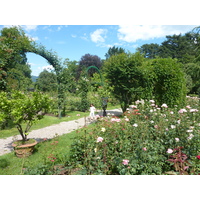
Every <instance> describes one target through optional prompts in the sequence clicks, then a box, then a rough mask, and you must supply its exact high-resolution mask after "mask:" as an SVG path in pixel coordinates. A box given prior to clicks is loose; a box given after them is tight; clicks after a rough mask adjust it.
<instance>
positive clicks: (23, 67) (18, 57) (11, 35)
mask: <svg viewBox="0 0 200 200" xmlns="http://www.w3.org/2000/svg"><path fill="white" fill-rule="evenodd" d="M30 48H31V41H30V39H29V38H28V37H27V36H26V35H25V33H24V31H23V30H22V29H21V27H16V26H14V27H10V28H3V29H2V30H1V35H0V74H1V75H3V76H1V77H0V78H1V82H0V89H1V90H6V88H7V87H8V86H9V84H8V83H7V77H8V74H7V73H8V72H9V73H11V70H12V69H14V70H15V71H16V72H17V74H21V75H20V82H21V85H26V81H25V82H24V81H23V79H21V77H22V75H23V76H24V77H25V78H26V79H29V81H30V74H31V70H30V66H29V65H27V63H26V62H27V58H26V51H27V50H29V49H30Z"/></svg>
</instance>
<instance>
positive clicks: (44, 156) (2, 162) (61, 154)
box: [0, 131, 81, 175]
mask: <svg viewBox="0 0 200 200" xmlns="http://www.w3.org/2000/svg"><path fill="white" fill-rule="evenodd" d="M77 134H81V133H80V132H79V131H73V132H71V133H68V134H64V135H62V136H59V137H55V138H53V139H51V140H47V141H43V142H40V143H38V144H37V145H36V146H35V152H34V153H33V154H32V155H31V156H29V157H27V158H18V157H16V155H15V154H14V152H11V153H8V154H5V155H2V156H0V175H20V174H23V173H24V169H25V168H27V167H31V168H33V169H34V167H37V166H38V165H40V166H42V165H46V164H48V163H51V164H52V161H51V160H52V159H54V158H55V157H56V159H55V161H56V160H59V163H65V161H66V159H67V157H68V155H69V150H70V145H71V143H72V141H73V138H74V137H75V136H76V135H77ZM55 163H56V162H55Z"/></svg>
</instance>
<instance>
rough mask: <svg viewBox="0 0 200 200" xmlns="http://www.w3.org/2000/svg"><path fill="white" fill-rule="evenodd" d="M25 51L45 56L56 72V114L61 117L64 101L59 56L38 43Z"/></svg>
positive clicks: (61, 67)
mask: <svg viewBox="0 0 200 200" xmlns="http://www.w3.org/2000/svg"><path fill="white" fill-rule="evenodd" d="M26 52H27V53H35V54H37V55H39V56H42V57H43V58H45V59H46V60H47V61H48V63H49V64H50V65H52V66H53V68H54V69H55V72H56V77H57V84H58V116H59V118H61V117H62V116H61V112H62V108H63V102H64V98H65V96H64V87H63V85H62V84H61V81H62V77H61V72H62V70H63V66H62V62H61V58H59V57H58V55H57V54H56V52H53V51H48V50H46V48H45V47H44V46H43V45H38V44H36V43H34V44H33V45H32V46H31V48H30V49H28V50H26Z"/></svg>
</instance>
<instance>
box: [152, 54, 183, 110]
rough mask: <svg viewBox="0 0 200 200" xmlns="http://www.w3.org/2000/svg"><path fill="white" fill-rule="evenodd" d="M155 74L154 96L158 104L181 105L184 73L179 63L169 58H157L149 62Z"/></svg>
mask: <svg viewBox="0 0 200 200" xmlns="http://www.w3.org/2000/svg"><path fill="white" fill-rule="evenodd" d="M151 65H152V66H153V70H154V73H155V75H156V80H155V85H154V96H155V99H156V101H157V104H158V105H162V103H163V102H164V103H166V104H167V105H168V106H170V107H172V106H174V105H178V106H182V105H184V103H185V97H186V81H185V75H184V73H183V71H182V69H181V65H180V63H178V62H177V60H175V59H171V58H157V59H153V60H152V62H151Z"/></svg>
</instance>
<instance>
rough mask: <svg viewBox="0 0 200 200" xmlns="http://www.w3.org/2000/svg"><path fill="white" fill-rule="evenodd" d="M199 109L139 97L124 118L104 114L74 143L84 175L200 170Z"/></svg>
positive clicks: (193, 103) (195, 104)
mask: <svg viewBox="0 0 200 200" xmlns="http://www.w3.org/2000/svg"><path fill="white" fill-rule="evenodd" d="M199 119H200V111H199V106H198V102H196V101H192V100H190V105H187V106H186V107H184V108H177V107H174V108H173V109H172V108H168V106H167V105H166V104H163V105H161V106H160V107H158V106H157V105H156V103H155V102H154V101H153V100H150V101H136V102H135V105H132V106H131V107H130V109H129V110H128V111H127V112H125V113H124V115H123V116H122V117H121V118H118V117H111V116H108V117H104V118H99V120H98V122H97V123H96V125H95V126H94V127H93V128H84V129H83V131H84V134H83V135H82V136H79V137H77V138H76V140H75V141H74V143H73V145H72V147H71V156H70V161H69V163H68V164H69V165H70V166H71V167H72V166H73V167H74V168H77V167H79V168H80V171H79V173H80V174H110V175H111V174H112V175H113V174H122V175H124V174H132V175H142V174H143V175H153V174H155V175H162V174H190V175H192V174H199V173H200V159H199V158H200V121H199Z"/></svg>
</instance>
